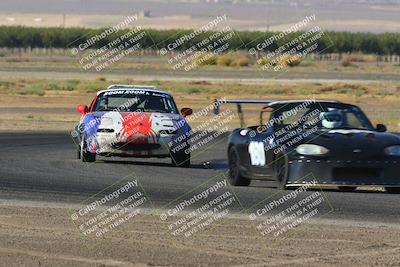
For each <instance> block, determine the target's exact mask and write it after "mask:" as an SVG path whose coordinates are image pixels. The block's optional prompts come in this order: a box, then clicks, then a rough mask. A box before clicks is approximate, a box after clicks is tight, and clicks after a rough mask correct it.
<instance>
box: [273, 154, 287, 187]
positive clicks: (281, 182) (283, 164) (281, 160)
mask: <svg viewBox="0 0 400 267" xmlns="http://www.w3.org/2000/svg"><path fill="white" fill-rule="evenodd" d="M274 171H275V181H276V183H277V188H278V189H282V190H284V189H286V184H287V181H288V178H289V163H288V159H287V156H286V155H278V157H277V158H276V160H275V164H274Z"/></svg>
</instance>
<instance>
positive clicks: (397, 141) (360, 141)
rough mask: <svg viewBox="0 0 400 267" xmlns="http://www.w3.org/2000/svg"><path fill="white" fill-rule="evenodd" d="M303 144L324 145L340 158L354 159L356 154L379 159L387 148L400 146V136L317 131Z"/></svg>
mask: <svg viewBox="0 0 400 267" xmlns="http://www.w3.org/2000/svg"><path fill="white" fill-rule="evenodd" d="M301 143H311V144H317V145H322V146H324V147H326V148H328V149H329V151H330V155H331V156H339V157H340V158H349V159H354V158H355V154H357V155H359V156H358V157H361V158H379V157H382V155H384V153H383V150H384V149H385V148H386V147H388V146H392V145H400V136H399V135H396V134H392V133H381V132H375V131H366V130H330V131H316V132H314V133H313V134H311V135H309V136H307V138H305V139H304V142H301ZM358 157H357V158H358Z"/></svg>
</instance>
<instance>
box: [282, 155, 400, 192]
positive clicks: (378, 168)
mask: <svg viewBox="0 0 400 267" xmlns="http://www.w3.org/2000/svg"><path fill="white" fill-rule="evenodd" d="M312 180H315V181H316V182H317V184H319V185H333V186H388V187H390V186H393V187H397V186H400V160H399V159H383V160H330V159H313V158H306V157H305V158H302V159H293V160H289V179H288V185H299V184H304V183H308V182H311V181H312Z"/></svg>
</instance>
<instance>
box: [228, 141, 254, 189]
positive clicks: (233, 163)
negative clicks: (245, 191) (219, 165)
mask: <svg viewBox="0 0 400 267" xmlns="http://www.w3.org/2000/svg"><path fill="white" fill-rule="evenodd" d="M228 164H229V175H228V180H229V183H230V184H231V185H233V186H248V185H250V183H251V180H250V179H247V178H245V177H243V176H242V175H241V174H240V169H239V167H240V160H239V154H238V153H237V151H236V149H235V148H234V147H231V148H230V149H229V152H228Z"/></svg>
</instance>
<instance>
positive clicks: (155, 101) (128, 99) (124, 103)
mask: <svg viewBox="0 0 400 267" xmlns="http://www.w3.org/2000/svg"><path fill="white" fill-rule="evenodd" d="M92 111H119V112H159V113H174V114H178V110H177V108H176V105H175V102H174V100H173V99H172V97H171V96H169V95H168V94H163V93H158V92H149V91H142V90H118V91H109V92H104V93H102V94H100V95H99V96H98V98H97V101H96V103H95V104H94V107H93V110H92Z"/></svg>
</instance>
